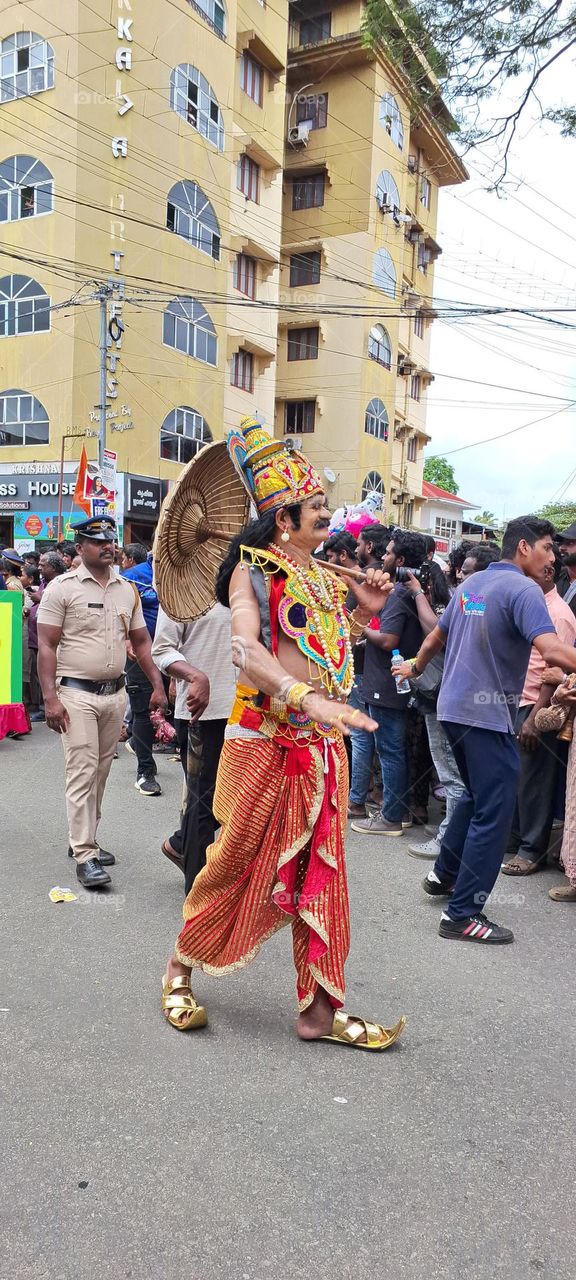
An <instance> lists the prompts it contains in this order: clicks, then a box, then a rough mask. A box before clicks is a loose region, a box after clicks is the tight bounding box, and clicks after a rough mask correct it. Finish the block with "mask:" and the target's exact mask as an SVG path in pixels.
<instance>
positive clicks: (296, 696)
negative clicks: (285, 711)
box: [284, 680, 314, 711]
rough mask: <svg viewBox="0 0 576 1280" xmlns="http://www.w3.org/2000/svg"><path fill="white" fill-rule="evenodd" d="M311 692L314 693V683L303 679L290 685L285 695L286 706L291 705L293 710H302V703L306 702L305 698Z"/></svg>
mask: <svg viewBox="0 0 576 1280" xmlns="http://www.w3.org/2000/svg"><path fill="white" fill-rule="evenodd" d="M309 693H314V690H313V688H312V685H310V684H304V683H303V682H302V681H299V680H297V681H296V682H295V683H294V684H291V685H290V688H289V689H287V690H286V693H285V695H284V696H285V699H286V706H287V707H291V708H292V710H293V711H301V710H302V703H303V702H304V699H305V698H307V697H308V694H309Z"/></svg>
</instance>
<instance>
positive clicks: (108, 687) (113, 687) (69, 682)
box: [60, 676, 126, 694]
mask: <svg viewBox="0 0 576 1280" xmlns="http://www.w3.org/2000/svg"><path fill="white" fill-rule="evenodd" d="M60 684H65V685H66V686H67V688H68V689H84V691H85V693H102V694H105V693H117V692H118V690H119V689H123V688H124V685H125V684H126V679H125V677H124V676H118V677H117V679H116V680H77V679H76V677H75V676H62V678H61V680H60Z"/></svg>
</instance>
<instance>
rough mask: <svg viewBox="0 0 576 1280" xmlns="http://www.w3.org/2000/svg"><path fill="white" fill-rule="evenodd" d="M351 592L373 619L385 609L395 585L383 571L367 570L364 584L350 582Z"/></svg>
mask: <svg viewBox="0 0 576 1280" xmlns="http://www.w3.org/2000/svg"><path fill="white" fill-rule="evenodd" d="M350 590H351V591H352V593H353V594H354V595H355V596H356V599H357V601H358V604H359V605H360V607H361V608H362V609H366V610H368V611H369V613H370V616H371V617H372V615H373V614H375V613H380V612H381V611H382V609H383V608H384V605H385V604H386V601H387V599H388V596H389V595H390V592H391V591H393V590H394V583H393V582H391V581H390V574H389V573H385V572H384V570H383V569H367V570H366V577H365V579H364V582H355V581H353V580H352V579H351V580H350Z"/></svg>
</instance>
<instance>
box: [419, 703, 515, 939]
mask: <svg viewBox="0 0 576 1280" xmlns="http://www.w3.org/2000/svg"><path fill="white" fill-rule="evenodd" d="M442 723H443V725H444V728H445V730H446V733H447V735H448V738H449V740H450V743H451V746H452V750H453V752H454V756H455V759H456V764H457V765H458V769H459V770H460V775H461V778H462V781H463V783H464V786H465V791H464V793H463V795H462V797H461V799H460V800H459V801H458V803H457V805H456V808H455V810H454V813H453V815H452V819H451V821H450V822H449V824H448V828H447V830H446V832H445V834H444V839H443V841H442V846H441V849H440V853H439V855H438V857H437V859H436V862H435V864H434V870H435V872H436V875H437V876H439V877H440V879H441V880H445V881H447V882H448V883H449V884H453V885H454V886H455V888H454V893H453V894H452V897H451V899H450V901H449V903H448V904H447V912H448V915H449V916H450V919H451V920H463V919H465V918H466V917H467V916H474V915H477V914H478V912H479V911H483V910H484V904H485V902H486V899H487V897H488V896H489V895H490V893H491V892H492V889H493V888H494V885H495V884H496V880H497V878H498V873H499V871H500V867H501V864H502V861H503V858H504V854H505V851H506V847H507V843H508V835H509V832H510V827H511V825H512V818H513V816H514V807H515V804H516V791H517V787H518V775H519V773H520V759H519V755H518V748H517V746H516V739H515V737H514V735H513V734H511V733H498V732H496V730H494V729H471V728H469V726H468V725H465V724H453V723H451V722H450V721H446V720H444V721H443V722H442Z"/></svg>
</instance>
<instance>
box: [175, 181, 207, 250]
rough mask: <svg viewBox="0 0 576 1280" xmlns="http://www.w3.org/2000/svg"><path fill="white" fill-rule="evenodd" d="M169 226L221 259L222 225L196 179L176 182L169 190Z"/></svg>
mask: <svg viewBox="0 0 576 1280" xmlns="http://www.w3.org/2000/svg"><path fill="white" fill-rule="evenodd" d="M166 226H167V227H168V230H169V231H175V232H176V235H177V236H182V239H183V240H188V241H189V243H190V244H193V245H194V248H195V249H200V251H201V252H202V253H207V254H208V255H209V257H210V258H214V261H215V262H219V261H220V227H219V225H218V219H217V217H216V214H215V213H214V210H213V208H212V205H211V204H210V201H209V200H208V199H207V198H206V196H205V195H204V192H203V191H202V190H201V189H200V187H198V186H197V185H196V183H195V182H177V183H176V185H175V186H173V187H172V190H171V191H169V192H168V208H167V214H166Z"/></svg>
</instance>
